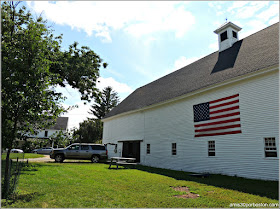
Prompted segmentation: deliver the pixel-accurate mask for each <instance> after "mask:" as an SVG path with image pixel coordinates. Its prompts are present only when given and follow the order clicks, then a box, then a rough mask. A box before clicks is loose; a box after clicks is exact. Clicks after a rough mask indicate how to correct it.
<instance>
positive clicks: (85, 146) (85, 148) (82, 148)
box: [81, 145, 89, 150]
mask: <svg viewBox="0 0 280 209" xmlns="http://www.w3.org/2000/svg"><path fill="white" fill-rule="evenodd" d="M81 150H89V146H88V145H82V146H81Z"/></svg>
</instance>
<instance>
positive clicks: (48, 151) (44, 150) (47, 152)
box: [32, 147, 53, 155]
mask: <svg viewBox="0 0 280 209" xmlns="http://www.w3.org/2000/svg"><path fill="white" fill-rule="evenodd" d="M52 151H53V148H52V147H43V148H40V149H34V150H32V153H35V154H43V155H50V154H51V152H52Z"/></svg>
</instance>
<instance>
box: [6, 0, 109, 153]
mask: <svg viewBox="0 0 280 209" xmlns="http://www.w3.org/2000/svg"><path fill="white" fill-rule="evenodd" d="M19 3H20V2H2V3H1V24H2V28H1V35H2V40H1V44H2V57H1V59H2V89H1V93H2V101H1V107H2V139H3V140H2V146H3V147H4V148H5V147H8V148H11V147H12V143H13V142H14V140H15V139H16V137H19V136H17V135H18V134H19V133H20V134H24V133H27V132H31V133H33V132H34V131H35V130H38V129H40V128H45V127H47V126H49V125H52V124H53V123H54V120H55V118H57V117H58V116H59V115H60V114H61V113H62V112H64V111H65V109H64V108H63V107H62V105H61V102H62V101H63V100H64V99H65V97H63V95H62V94H61V93H57V92H56V91H55V88H54V87H56V86H57V85H60V86H62V87H64V86H65V85H67V84H69V85H70V86H71V87H73V88H75V89H77V90H78V91H79V92H80V93H81V99H82V100H86V101H90V100H91V99H92V98H94V97H95V96H97V89H96V80H97V78H98V77H99V70H100V68H101V67H102V65H103V67H106V66H107V64H106V63H103V61H102V59H101V58H100V57H99V56H98V55H97V54H96V53H95V52H94V51H92V50H91V49H90V48H89V47H85V46H82V47H81V48H79V47H78V43H77V42H74V43H73V44H72V45H70V46H69V49H68V50H66V51H62V49H61V43H62V36H57V37H55V36H54V35H53V30H52V29H51V28H50V27H49V26H47V21H46V20H43V18H42V17H39V18H34V17H33V16H32V15H31V14H30V12H28V11H27V10H26V8H25V7H24V6H22V7H20V8H19V6H18V5H19Z"/></svg>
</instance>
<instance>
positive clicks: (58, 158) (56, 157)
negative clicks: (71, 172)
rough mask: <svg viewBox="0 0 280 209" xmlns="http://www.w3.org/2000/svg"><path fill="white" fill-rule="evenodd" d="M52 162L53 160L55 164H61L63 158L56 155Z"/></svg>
mask: <svg viewBox="0 0 280 209" xmlns="http://www.w3.org/2000/svg"><path fill="white" fill-rule="evenodd" d="M54 160H55V162H57V163H62V162H63V160H64V157H63V155H61V154H58V155H56V156H55V157H54Z"/></svg>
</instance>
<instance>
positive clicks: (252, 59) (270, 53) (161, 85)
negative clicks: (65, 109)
mask: <svg viewBox="0 0 280 209" xmlns="http://www.w3.org/2000/svg"><path fill="white" fill-rule="evenodd" d="M278 47H279V23H276V24H274V25H271V26H269V27H267V28H265V29H263V30H261V31H259V32H257V33H255V34H253V35H250V36H248V37H246V38H244V39H242V40H240V41H238V42H236V43H234V45H233V46H232V47H231V48H229V49H226V50H224V51H222V52H219V51H217V52H214V53H212V54H210V55H208V56H206V57H204V58H202V59H200V60H198V61H196V62H194V63H192V64H190V65H187V66H185V67H183V68H181V69H179V70H177V71H175V72H173V73H170V74H168V75H166V76H164V77H162V78H159V79H157V80H155V81H153V82H151V83H149V84H147V85H145V86H142V87H140V88H138V89H136V90H135V91H134V92H133V93H131V94H130V95H129V96H128V97H127V98H126V99H124V100H123V101H122V102H121V103H120V104H119V105H118V106H117V107H115V108H114V109H113V110H112V111H111V112H109V113H108V114H107V115H106V116H105V117H104V118H109V117H112V116H115V115H118V114H121V113H125V112H128V111H133V110H137V109H141V108H144V107H147V106H150V105H154V104H157V103H161V102H164V101H167V100H170V99H173V98H176V97H179V96H182V95H185V94H188V93H190V92H193V91H196V90H199V89H202V88H205V87H209V86H211V85H214V84H217V83H221V82H224V81H226V80H229V79H233V78H235V77H238V76H242V75H245V74H248V73H252V72H256V71H258V70H261V69H264V68H268V67H272V66H275V65H277V64H279V48H278Z"/></svg>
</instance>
